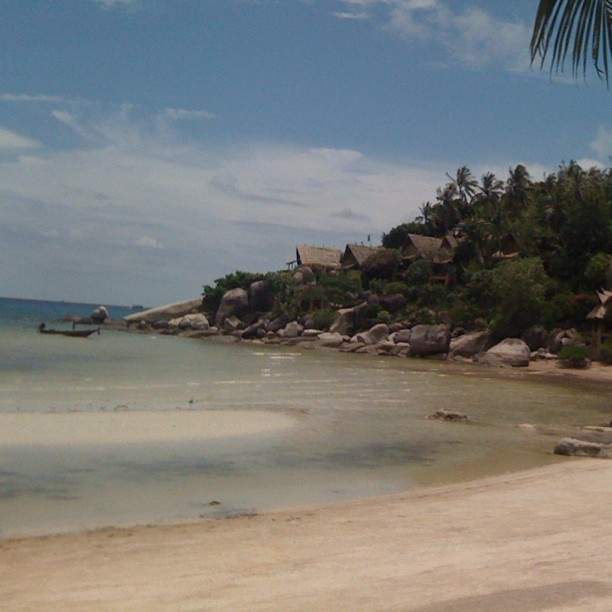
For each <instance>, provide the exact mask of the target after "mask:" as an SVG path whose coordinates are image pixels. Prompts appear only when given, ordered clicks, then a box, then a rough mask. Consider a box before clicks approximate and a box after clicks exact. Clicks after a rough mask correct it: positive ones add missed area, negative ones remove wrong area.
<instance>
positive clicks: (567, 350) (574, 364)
mask: <svg viewBox="0 0 612 612" xmlns="http://www.w3.org/2000/svg"><path fill="white" fill-rule="evenodd" d="M559 361H560V363H561V365H562V366H563V367H564V368H575V369H584V368H588V367H589V365H590V363H591V351H590V349H589V348H588V347H587V346H582V345H579V346H564V347H563V348H562V349H561V351H560V352H559Z"/></svg>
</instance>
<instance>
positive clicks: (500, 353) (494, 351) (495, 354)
mask: <svg viewBox="0 0 612 612" xmlns="http://www.w3.org/2000/svg"><path fill="white" fill-rule="evenodd" d="M530 355H531V351H530V350H529V347H528V346H527V344H526V343H525V342H524V341H523V340H521V339H520V338H506V339H505V340H502V341H501V342H499V343H498V344H496V345H495V346H493V347H491V348H490V349H489V350H488V351H487V352H486V353H484V355H481V356H479V357H478V363H482V364H484V365H490V366H512V367H513V368H523V367H526V366H528V365H529V357H530Z"/></svg>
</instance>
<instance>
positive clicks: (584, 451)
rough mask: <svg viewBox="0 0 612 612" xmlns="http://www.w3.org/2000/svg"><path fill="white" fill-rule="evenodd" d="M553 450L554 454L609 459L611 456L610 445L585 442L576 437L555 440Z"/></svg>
mask: <svg viewBox="0 0 612 612" xmlns="http://www.w3.org/2000/svg"><path fill="white" fill-rule="evenodd" d="M554 452H555V454H556V455H567V456H575V457H599V458H601V459H610V458H612V445H610V444H602V443H600V442H587V441H586V440H578V439H576V438H563V439H562V440H559V442H557V445H556V446H555V451H554Z"/></svg>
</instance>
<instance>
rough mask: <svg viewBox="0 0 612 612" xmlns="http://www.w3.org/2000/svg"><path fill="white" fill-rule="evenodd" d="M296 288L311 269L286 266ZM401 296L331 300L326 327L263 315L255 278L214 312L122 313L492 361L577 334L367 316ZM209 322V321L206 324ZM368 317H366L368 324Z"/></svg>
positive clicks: (503, 361) (264, 286)
mask: <svg viewBox="0 0 612 612" xmlns="http://www.w3.org/2000/svg"><path fill="white" fill-rule="evenodd" d="M294 281H295V283H296V287H297V288H298V290H299V289H300V288H301V289H305V288H308V287H309V286H311V285H312V284H313V283H315V280H314V274H313V273H312V271H311V270H310V269H309V268H307V267H301V268H299V269H298V270H296V272H295V274H294ZM400 298H402V296H399V295H398V296H384V297H383V298H379V297H377V296H375V295H372V294H364V295H363V300H364V301H363V302H362V303H360V304H358V305H356V306H354V307H352V308H339V309H338V310H337V311H336V313H335V317H334V320H333V321H332V322H331V325H329V328H328V329H327V328H324V329H317V328H316V327H315V322H316V317H314V316H313V315H312V314H307V315H305V316H303V317H302V318H300V319H299V320H292V319H290V318H289V317H287V316H277V317H269V316H266V315H265V314H264V313H269V312H270V311H272V310H273V308H274V292H273V289H272V287H271V285H270V283H269V282H268V281H264V280H262V281H256V282H254V283H251V285H250V286H249V287H248V288H247V289H242V288H236V289H231V290H229V291H227V292H226V293H225V294H224V295H223V297H222V299H221V301H220V304H219V307H218V309H217V312H216V313H214V321H212V317H211V320H210V321H209V319H208V318H207V317H206V316H205V315H204V314H203V313H202V312H201V308H202V300H201V298H193V299H191V300H184V301H182V302H176V303H174V304H168V305H166V306H161V307H158V308H152V309H149V310H146V311H144V312H140V313H135V314H132V315H129V316H128V317H125V322H126V323H127V324H128V325H130V326H134V325H137V329H141V330H148V329H151V328H152V329H156V330H159V331H160V332H161V333H171V334H178V333H180V334H185V335H190V336H210V335H215V334H221V335H229V336H232V337H235V338H237V339H240V340H250V341H259V342H264V343H272V344H303V345H305V346H309V347H314V346H318V347H321V348H324V349H336V350H341V351H345V352H353V353H367V354H376V355H392V356H408V357H422V358H427V359H468V360H472V361H474V362H476V363H479V364H482V365H486V366H493V367H515V368H520V367H526V366H528V365H529V363H530V361H531V360H534V359H557V355H556V353H558V351H559V350H560V349H561V348H562V347H563V346H565V345H567V344H574V343H577V342H580V340H581V339H580V336H579V334H578V333H577V332H576V331H575V330H554V331H553V332H552V333H549V332H547V331H546V330H545V329H544V328H543V327H541V326H534V327H533V328H531V329H529V330H527V332H526V333H525V334H524V336H523V337H522V338H506V339H504V340H502V341H501V342H497V343H496V342H495V341H494V339H493V337H492V334H491V332H490V331H489V330H488V329H487V328H486V322H484V321H482V322H481V323H480V325H475V329H474V330H471V331H466V330H464V329H461V328H455V329H453V327H452V322H451V320H450V316H448V314H447V313H443V312H441V313H434V312H432V311H429V313H428V314H427V317H426V318H428V319H430V320H433V321H434V322H433V323H428V324H425V323H423V322H422V321H419V320H416V319H415V320H406V321H398V322H394V323H393V324H391V325H389V324H387V323H384V322H380V321H378V322H377V321H375V320H374V321H370V320H369V319H368V318H367V317H368V312H370V311H369V308H370V306H372V304H374V303H376V305H379V304H381V303H382V302H381V300H385V302H384V306H385V309H386V311H387V312H392V311H396V310H397V309H400V310H401V308H403V307H404V306H405V300H404V301H402V299H400ZM213 323H214V324H213ZM368 323H370V324H369V325H368Z"/></svg>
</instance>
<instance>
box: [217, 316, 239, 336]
mask: <svg viewBox="0 0 612 612" xmlns="http://www.w3.org/2000/svg"><path fill="white" fill-rule="evenodd" d="M242 327H243V323H242V321H241V320H240V319H239V318H238V317H227V319H225V321H223V326H222V329H223V331H225V332H229V333H231V332H235V331H237V330H239V329H241V328H242Z"/></svg>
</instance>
